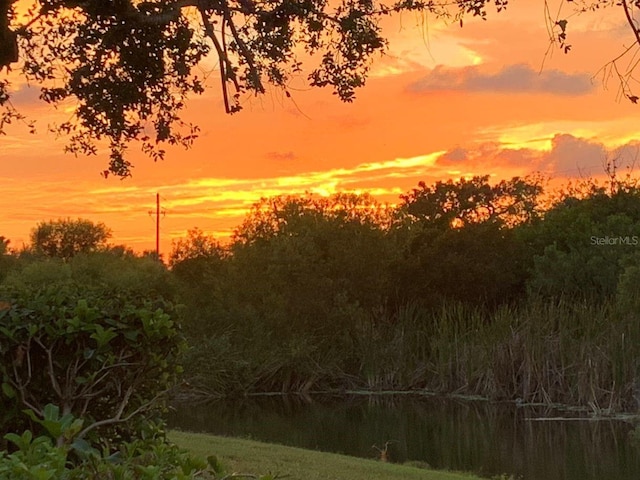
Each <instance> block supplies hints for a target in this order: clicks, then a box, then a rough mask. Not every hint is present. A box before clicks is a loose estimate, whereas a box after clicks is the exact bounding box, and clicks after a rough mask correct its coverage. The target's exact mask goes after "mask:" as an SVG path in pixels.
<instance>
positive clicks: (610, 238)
mask: <svg viewBox="0 0 640 480" xmlns="http://www.w3.org/2000/svg"><path fill="white" fill-rule="evenodd" d="M639 231H640V190H638V189H637V188H635V187H632V186H628V187H626V188H618V189H616V190H613V191H607V190H606V189H605V188H604V187H596V186H594V185H591V188H590V189H589V191H587V192H586V193H585V194H584V195H581V196H574V195H569V196H566V197H564V198H561V199H559V200H558V201H557V202H556V203H555V205H553V206H552V208H551V209H550V210H549V211H548V212H546V213H545V216H544V221H542V222H540V223H539V224H538V225H536V227H535V228H532V229H530V230H529V232H528V237H529V238H528V240H527V241H528V243H529V245H530V247H531V251H532V255H533V256H534V267H533V270H532V277H531V279H530V280H529V289H530V291H531V292H532V293H534V294H540V295H543V296H546V297H554V298H558V297H560V296H570V297H573V296H578V297H587V298H590V299H593V300H602V299H604V298H607V297H609V296H611V295H613V294H614V293H615V292H616V290H617V286H618V282H619V279H620V275H621V274H622V272H623V268H624V263H625V261H626V259H627V258H628V257H629V256H630V255H632V254H633V253H634V251H635V250H636V249H637V247H638V246H639V242H640V238H639V237H638V236H637V235H636V233H637V232H639Z"/></svg>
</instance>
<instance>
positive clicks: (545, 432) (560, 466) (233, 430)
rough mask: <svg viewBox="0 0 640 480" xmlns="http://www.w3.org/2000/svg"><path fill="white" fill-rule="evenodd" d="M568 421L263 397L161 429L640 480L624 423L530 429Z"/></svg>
mask: <svg viewBox="0 0 640 480" xmlns="http://www.w3.org/2000/svg"><path fill="white" fill-rule="evenodd" d="M559 416H565V417H566V416H568V415H567V414H566V413H558V412H557V411H551V410H544V409H532V408H518V407H516V406H514V405H512V404H491V403H488V402H469V401H456V400H451V399H439V398H434V397H426V398H425V397H415V396H392V397H390V396H374V397H367V396H364V397H363V396H359V397H352V398H346V399H345V398H344V397H341V398H315V397H314V399H313V401H308V400H306V401H304V400H301V399H299V398H297V397H295V398H291V397H284V398H283V397H266V398H265V397H262V398H252V399H248V400H242V401H235V402H229V401H215V402H212V403H207V404H201V405H188V406H184V405H183V406H177V407H176V411H175V412H173V413H172V414H171V415H170V417H169V418H168V421H169V425H170V426H171V427H174V428H180V429H182V430H189V431H195V432H209V433H214V434H217V435H228V436H236V437H243V438H252V439H255V440H262V441H266V442H273V443H281V444H284V445H292V446H297V447H303V448H308V449H315V450H322V451H328V452H336V453H343V454H347V455H354V456H359V457H369V458H375V457H376V456H377V455H379V454H378V453H377V450H376V448H374V447H373V446H374V445H375V446H376V447H378V448H384V445H385V444H387V445H388V453H389V456H390V459H391V461H394V462H405V461H409V460H413V461H421V462H426V463H428V464H429V465H430V466H431V467H434V468H441V469H452V470H464V471H472V472H475V473H477V474H481V475H484V476H493V475H498V474H502V473H507V474H513V475H515V476H517V477H520V478H522V479H524V480H608V479H613V480H632V479H633V480H638V479H640V442H637V441H634V439H633V438H632V435H631V433H632V431H633V428H634V426H633V425H631V424H630V423H627V422H622V421H613V420H607V421H602V420H600V421H592V420H585V419H583V420H572V421H559V420H548V421H540V420H532V418H538V419H539V418H540V417H544V418H551V417H559Z"/></svg>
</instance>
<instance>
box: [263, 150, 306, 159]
mask: <svg viewBox="0 0 640 480" xmlns="http://www.w3.org/2000/svg"><path fill="white" fill-rule="evenodd" d="M265 157H266V158H267V159H269V160H275V161H277V162H292V161H293V160H296V159H297V158H298V156H297V155H296V154H295V153H293V152H292V151H288V152H267V154H266V155H265Z"/></svg>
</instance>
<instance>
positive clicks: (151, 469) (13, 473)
mask: <svg viewBox="0 0 640 480" xmlns="http://www.w3.org/2000/svg"><path fill="white" fill-rule="evenodd" d="M5 438H6V439H7V440H9V441H10V442H11V443H12V444H13V446H14V447H15V448H16V449H17V450H15V451H14V452H13V453H11V454H7V453H5V452H1V451H0V478H2V479H4V480H75V479H78V480H80V479H82V480H85V479H92V480H116V479H122V480H125V479H127V480H134V479H135V480H137V479H140V480H142V479H149V480H165V479H166V480H187V479H196V478H199V479H215V478H219V477H218V476H216V475H217V474H221V473H222V470H221V468H220V465H219V464H218V462H217V460H216V459H215V457H211V458H210V460H209V463H207V462H206V461H204V460H201V459H198V458H196V457H193V456H191V455H190V454H188V453H187V452H186V451H184V450H181V449H179V448H178V447H176V446H175V445H172V444H169V443H167V442H166V441H165V440H164V439H161V438H154V439H151V440H136V441H133V442H129V443H122V444H120V445H119V447H118V449H117V450H116V451H115V452H105V451H103V452H101V451H99V450H97V449H95V448H93V447H91V446H90V445H89V444H86V443H82V442H76V443H75V444H73V445H65V446H62V447H56V446H55V445H54V442H53V440H52V438H51V437H50V436H46V435H42V436H38V437H35V438H34V437H33V434H32V433H31V431H29V430H27V431H25V432H24V433H23V434H22V435H18V434H15V433H10V434H7V435H6V436H5Z"/></svg>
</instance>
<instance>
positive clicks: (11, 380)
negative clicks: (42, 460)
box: [0, 265, 184, 445]
mask: <svg viewBox="0 0 640 480" xmlns="http://www.w3.org/2000/svg"><path fill="white" fill-rule="evenodd" d="M62 267H65V266H64V265H62ZM0 302H2V303H0V305H1V307H0V377H1V384H2V391H1V393H0V398H1V399H2V406H3V407H5V408H4V409H3V417H2V418H0V420H2V424H0V431H2V430H5V431H10V430H11V429H12V428H17V427H20V426H22V427H24V426H25V419H24V416H23V415H22V413H21V410H22V409H24V408H25V407H26V408H29V409H30V410H31V411H32V412H33V414H34V415H35V417H34V418H35V419H40V420H42V419H43V418H44V414H45V410H44V408H45V405H47V404H49V403H52V404H54V405H58V406H59V407H60V409H61V411H62V413H63V415H66V414H72V415H74V416H75V417H77V418H82V419H83V421H84V425H83V428H82V430H81V431H79V432H78V437H79V438H82V437H84V436H85V435H88V434H89V435H90V436H92V437H94V438H98V437H97V435H98V434H99V435H100V438H101V439H102V441H103V442H106V443H109V442H110V441H112V440H120V439H132V438H135V437H136V436H137V432H138V431H139V430H140V428H141V425H142V424H143V423H144V419H145V418H146V417H147V416H148V415H151V413H152V412H155V411H157V408H158V404H157V403H156V400H157V399H158V398H159V397H160V396H161V394H162V393H163V392H165V391H167V390H168V389H169V388H170V387H171V386H172V384H173V382H174V381H175V380H176V375H177V374H178V373H180V367H179V366H178V364H177V359H178V356H179V354H180V352H181V350H182V348H183V345H184V343H183V339H182V336H181V334H180V332H179V329H178V327H177V325H176V324H175V323H174V322H173V320H172V318H171V314H172V306H171V304H169V303H167V302H165V301H164V300H163V299H162V298H160V297H155V298H153V297H151V296H143V295H140V294H138V293H136V292H133V293H132V292H128V291H126V290H122V289H118V288H113V287H106V286H96V285H93V286H92V285H80V284H77V283H74V282H73V281H70V280H65V279H58V280H57V281H53V282H52V283H50V284H48V285H44V286H43V285H38V284H36V285H31V284H27V283H20V282H16V283H14V284H12V285H4V286H3V287H2V288H0ZM98 432H99V433H98ZM65 441H66V440H65V439H64V438H61V437H58V438H57V439H56V442H57V444H58V445H60V444H62V443H65Z"/></svg>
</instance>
